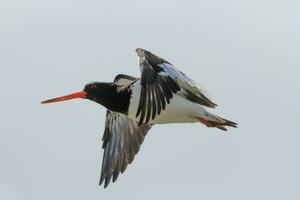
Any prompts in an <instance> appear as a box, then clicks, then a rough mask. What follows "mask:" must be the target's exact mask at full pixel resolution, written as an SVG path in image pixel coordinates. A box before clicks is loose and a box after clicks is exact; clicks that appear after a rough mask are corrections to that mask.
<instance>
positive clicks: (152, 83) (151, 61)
mask: <svg viewBox="0 0 300 200" xmlns="http://www.w3.org/2000/svg"><path fill="white" fill-rule="evenodd" d="M136 52H137V54H138V56H139V63H140V69H141V73H142V75H141V94H140V101H139V105H138V110H137V113H136V117H139V125H141V124H142V123H148V122H149V121H150V119H151V118H152V120H153V119H154V118H155V117H156V116H157V115H159V114H160V113H161V111H162V110H165V108H166V104H169V103H170V100H171V99H172V98H173V96H174V94H176V93H178V94H179V95H181V96H184V97H185V98H187V99H189V100H190V101H192V102H195V103H198V104H200V105H204V106H208V107H212V108H213V107H215V106H216V104H215V103H213V102H212V101H211V100H210V99H209V98H208V97H206V95H204V93H203V92H202V90H201V89H200V87H199V86H198V85H197V84H196V83H195V82H194V81H193V80H191V79H190V78H188V77H187V76H186V75H185V74H184V73H182V72H180V71H179V70H178V69H177V68H176V67H174V66H173V65H172V64H171V63H169V62H168V61H166V60H164V59H162V58H160V57H158V56H156V55H154V54H152V53H151V52H149V51H146V50H144V49H140V48H139V49H137V50H136Z"/></svg>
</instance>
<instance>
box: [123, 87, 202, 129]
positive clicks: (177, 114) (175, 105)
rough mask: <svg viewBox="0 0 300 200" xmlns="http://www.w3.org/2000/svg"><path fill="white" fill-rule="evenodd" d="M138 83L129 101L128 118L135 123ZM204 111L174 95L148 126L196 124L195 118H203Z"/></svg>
mask: <svg viewBox="0 0 300 200" xmlns="http://www.w3.org/2000/svg"><path fill="white" fill-rule="evenodd" d="M139 90H140V85H139V83H137V84H135V86H134V87H133V95H132V98H131V100H130V107H129V110H128V117H130V118H131V119H133V120H135V121H139V118H137V117H136V113H137V108H138V105H139V99H140V96H139V94H140V93H139V92H138V91H139ZM205 112H206V110H205V109H204V108H203V107H201V106H200V105H198V104H195V103H193V102H191V101H189V100H187V99H185V98H184V97H182V96H180V95H174V97H173V98H172V99H171V100H170V104H167V105H166V109H165V110H162V111H161V113H160V115H158V116H156V117H155V118H154V120H150V121H149V124H169V123H194V122H198V120H197V119H196V117H199V116H203V115H204V114H205Z"/></svg>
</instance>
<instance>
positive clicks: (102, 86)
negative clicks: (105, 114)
mask: <svg viewBox="0 0 300 200" xmlns="http://www.w3.org/2000/svg"><path fill="white" fill-rule="evenodd" d="M111 87H112V83H100V82H92V83H88V84H86V85H85V86H84V89H83V90H82V91H79V92H74V93H72V94H68V95H65V96H61V97H56V98H53V99H48V100H45V101H42V102H41V103H42V104H46V103H55V102H59V101H66V100H71V99H77V98H81V99H89V100H91V101H95V102H98V103H100V102H99V101H101V98H102V97H103V96H105V95H106V94H107V92H108V91H109V90H110V89H111Z"/></svg>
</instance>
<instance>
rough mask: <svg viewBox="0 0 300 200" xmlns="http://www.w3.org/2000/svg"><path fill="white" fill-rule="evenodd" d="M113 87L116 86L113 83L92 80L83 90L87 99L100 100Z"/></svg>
mask: <svg viewBox="0 0 300 200" xmlns="http://www.w3.org/2000/svg"><path fill="white" fill-rule="evenodd" d="M112 88H114V85H113V83H102V82H92V83H88V84H86V85H85V86H84V89H83V91H84V92H85V93H86V98H87V99H90V100H92V101H96V102H99V99H100V98H103V96H107V94H108V93H111V92H112Z"/></svg>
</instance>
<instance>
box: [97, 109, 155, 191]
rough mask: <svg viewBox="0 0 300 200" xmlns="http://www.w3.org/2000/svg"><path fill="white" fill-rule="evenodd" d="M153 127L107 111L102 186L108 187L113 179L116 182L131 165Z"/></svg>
mask: <svg viewBox="0 0 300 200" xmlns="http://www.w3.org/2000/svg"><path fill="white" fill-rule="evenodd" d="M150 128H151V126H150V125H146V124H142V125H141V126H138V122H136V121H133V120H131V119H129V118H128V117H127V116H125V115H123V114H120V113H116V112H112V111H107V116H106V122H105V132H104V135H103V139H102V140H103V146H102V148H103V149H104V155H103V161H102V170H101V178H100V185H101V184H102V183H104V188H106V187H107V186H108V184H109V183H110V181H111V179H112V181H113V182H115V181H116V180H117V178H118V176H119V174H120V173H123V172H124V171H125V169H126V167H127V165H128V164H130V163H131V162H132V161H133V159H134V157H135V155H136V154H137V153H138V151H139V149H140V145H141V144H142V143H143V140H144V137H145V136H146V134H147V132H148V131H149V130H150Z"/></svg>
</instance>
